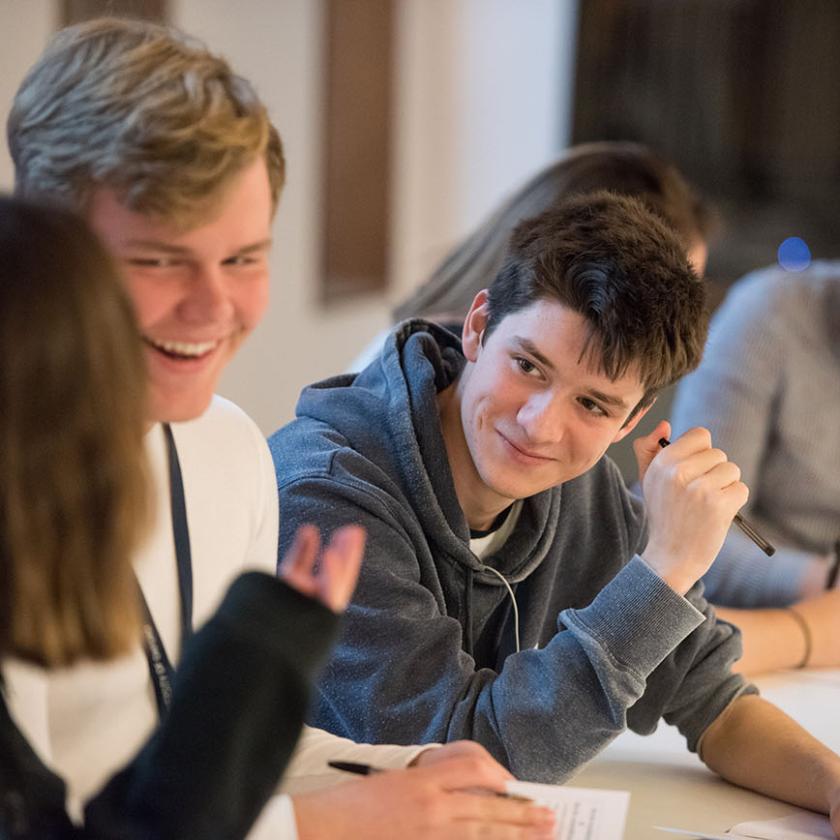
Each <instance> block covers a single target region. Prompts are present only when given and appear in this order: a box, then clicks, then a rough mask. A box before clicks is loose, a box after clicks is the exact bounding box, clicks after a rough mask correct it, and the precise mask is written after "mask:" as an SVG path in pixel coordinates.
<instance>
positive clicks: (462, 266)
mask: <svg viewBox="0 0 840 840" xmlns="http://www.w3.org/2000/svg"><path fill="white" fill-rule="evenodd" d="M598 190H609V191H610V192H614V193H618V194H619V195H630V196H634V197H636V198H639V199H641V200H642V201H643V202H644V204H645V206H647V207H648V209H649V210H651V211H652V212H653V213H655V214H656V215H657V216H659V218H660V219H663V220H664V221H666V222H667V223H668V224H669V225H671V226H672V227H673V228H674V230H675V231H676V232H677V235H678V236H679V238H680V241H681V242H682V245H683V247H684V248H685V249H686V250H690V249H691V248H693V247H694V246H695V245H697V244H698V243H704V242H706V240H707V239H708V238H709V236H710V235H711V233H712V229H713V227H714V218H713V216H712V214H711V211H710V210H709V208H708V206H707V205H706V204H705V203H704V201H703V200H702V199H701V198H700V197H699V196H698V194H697V193H696V192H695V191H694V189H693V188H692V187H691V186H690V185H689V184H688V183H687V182H686V180H685V179H684V178H683V177H682V175H681V174H680V172H679V171H678V170H677V168H676V167H675V166H673V165H672V164H670V163H668V162H667V161H665V160H663V159H662V158H660V157H659V156H658V155H657V154H656V153H655V152H653V151H652V150H651V149H648V148H647V147H645V146H642V145H640V144H638V143H619V142H611V143H607V142H604V143H586V144H583V145H580V146H574V147H572V148H571V149H569V150H568V151H567V152H566V153H565V154H564V155H563V157H561V158H560V159H559V160H557V161H555V162H554V163H552V164H551V165H550V166H547V167H546V168H545V169H543V170H542V171H541V172H539V173H538V174H537V175H535V176H534V177H533V178H531V179H530V180H529V181H527V182H526V183H525V184H524V185H523V186H522V187H520V188H519V189H518V190H516V192H514V193H513V194H512V195H511V196H510V198H508V199H507V200H506V201H505V202H504V203H503V204H502V205H501V206H500V207H499V208H498V209H497V210H496V211H495V212H494V213H493V214H492V215H491V216H490V217H489V218H488V219H487V220H486V221H485V222H484V223H483V224H482V225H481V226H480V227H479V228H478V229H476V230H475V231H474V232H473V233H472V234H471V235H470V236H468V237H467V238H466V239H465V240H464V241H463V242H461V243H460V244H459V245H458V246H457V247H456V248H454V249H453V250H452V251H450V253H449V254H448V255H447V256H446V257H445V258H444V260H443V261H442V262H441V264H440V265H439V266H438V268H437V269H435V271H434V272H433V274H432V275H431V276H430V277H429V279H428V280H427V281H426V282H425V283H424V284H423V285H422V286H421V287H420V288H419V289H417V290H416V291H415V292H414V293H413V294H412V295H411V296H410V297H409V298H408V299H407V300H406V301H404V302H403V303H402V304H400V305H399V306H398V307H396V309H395V310H394V318H395V320H402V319H403V318H428V317H435V316H441V315H444V314H445V315H448V316H450V317H452V318H453V319H454V318H460V319H463V317H464V316H465V315H466V313H467V310H468V309H469V307H470V304H471V303H472V301H473V298H474V297H475V296H476V294H478V292H479V291H481V289H483V288H485V287H486V286H487V285H488V284H489V283H490V281H491V280H492V279H493V278H494V277H495V276H496V274H497V273H498V271H499V269H500V268H501V267H502V262H503V261H504V258H505V254H506V253H507V247H508V242H509V240H510V234H511V231H513V229H514V227H516V225H517V224H519V222H521V221H522V220H523V219H527V218H531V217H533V216H537V215H538V214H540V213H543V212H544V211H546V210H548V209H549V208H551V207H553V206H555V205H556V204H557V203H558V202H561V201H564V200H565V199H567V198H570V197H571V196H573V195H577V194H580V193H590V192H596V191H598Z"/></svg>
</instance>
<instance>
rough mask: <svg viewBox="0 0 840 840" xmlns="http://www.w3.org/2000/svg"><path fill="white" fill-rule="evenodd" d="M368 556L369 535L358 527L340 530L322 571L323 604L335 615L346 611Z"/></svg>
mask: <svg viewBox="0 0 840 840" xmlns="http://www.w3.org/2000/svg"><path fill="white" fill-rule="evenodd" d="M364 552H365V531H364V528H360V527H359V526H358V525H346V526H345V527H343V528H339V529H338V530H337V531H336V532H335V533H334V534H333V537H332V539H331V540H330V543H329V545H328V546H327V547H326V548H325V549H324V553H323V555H322V557H321V563H320V569H319V571H318V584H319V592H320V597H321V601H322V602H323V603H324V604H325V605H326V606H328V607H329V608H330V609H331V610H333V612H341V611H343V610H344V609H345V607H346V606H347V604H348V603H349V601H350V598H351V597H352V595H353V590H354V589H355V588H356V581H357V580H358V577H359V569H360V568H361V565H362V557H363V556H364Z"/></svg>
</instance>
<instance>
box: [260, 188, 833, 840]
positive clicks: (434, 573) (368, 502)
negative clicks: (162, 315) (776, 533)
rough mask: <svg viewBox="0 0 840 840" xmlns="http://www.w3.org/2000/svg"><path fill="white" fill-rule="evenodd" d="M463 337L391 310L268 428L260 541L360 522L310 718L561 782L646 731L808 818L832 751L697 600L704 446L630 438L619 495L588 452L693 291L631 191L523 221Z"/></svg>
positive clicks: (629, 403) (698, 333)
mask: <svg viewBox="0 0 840 840" xmlns="http://www.w3.org/2000/svg"><path fill="white" fill-rule="evenodd" d="M488 281H489V282H490V285H489V288H488V289H484V290H482V291H480V292H479V293H478V294H477V295H476V297H475V299H474V301H473V304H472V306H471V308H470V311H469V312H468V314H467V318H466V321H465V325H464V330H463V341H462V342H459V341H458V339H457V338H456V337H455V336H453V335H452V334H451V333H449V332H448V331H446V330H444V329H443V328H441V327H439V326H438V325H436V324H433V323H430V322H426V321H422V320H419V319H418V320H413V321H406V322H403V323H402V324H401V325H399V326H398V327H397V328H396V329H395V330H394V331H393V332H392V333H391V335H390V336H389V338H388V340H387V341H386V344H385V347H384V349H383V351H382V354H381V356H380V358H379V359H377V360H376V361H374V362H372V363H371V364H370V365H369V366H368V367H366V368H365V369H364V370H363V371H361V372H360V373H359V374H356V375H352V374H351V375H345V376H339V377H334V378H332V379H328V380H325V381H323V382H320V383H317V384H316V385H313V386H311V387H309V388H306V389H304V391H303V393H302V394H301V398H300V400H299V402H298V405H297V409H296V419H295V420H294V421H293V422H291V423H289V424H288V425H287V426H285V427H284V428H282V429H280V431H278V432H277V433H275V434H274V435H273V436H272V437H271V439H270V445H271V450H272V454H273V455H274V458H275V464H276V465H277V481H278V487H279V489H280V503H281V505H282V509H283V519H282V521H281V539H280V545H281V547H283V546H285V545H286V544H288V542H289V540H290V536H291V534H292V532H293V530H294V528H295V526H296V525H297V524H298V523H300V522H303V521H307V520H311V519H313V518H314V519H317V521H318V523H319V525H321V527H324V528H325V530H326V532H327V533H329V532H330V531H331V530H332V529H333V528H335V527H337V526H338V525H339V524H340V523H341V522H342V521H344V520H347V519H350V520H352V521H354V522H357V523H359V524H360V525H362V526H363V527H364V528H365V529H366V531H367V542H366V544H365V559H364V562H363V564H362V569H361V572H360V576H359V585H358V587H357V589H356V591H355V593H354V595H353V598H352V601H351V603H350V606H349V607H348V609H347V613H346V616H345V621H344V623H343V626H342V634H341V637H340V639H339V642H338V645H337V647H336V650H335V652H334V654H333V656H332V658H331V659H330V661H329V663H328V664H327V666H326V669H325V671H324V674H323V676H322V678H321V680H320V681H319V683H318V688H317V700H316V703H315V704H314V707H313V712H312V717H311V719H312V720H313V722H314V723H316V724H317V725H321V726H326V727H329V728H332V729H334V730H335V731H337V732H339V733H341V734H343V735H346V736H348V737H355V738H361V739H365V740H381V741H388V740H391V739H394V738H401V739H404V740H406V741H424V740H428V741H448V740H454V739H457V738H463V737H470V738H473V739H475V740H476V741H478V742H479V743H481V744H483V745H484V746H485V747H487V749H488V750H489V751H490V752H491V753H492V754H493V755H494V756H496V757H497V758H498V759H499V760H500V761H502V762H504V763H505V764H506V765H507V766H508V767H509V768H510V769H511V770H512V771H513V772H514V773H516V774H517V775H519V776H521V777H523V778H527V779H533V780H537V781H544V782H562V781H564V780H566V779H568V778H570V777H571V776H572V775H573V774H574V773H575V772H576V771H577V770H578V769H579V768H581V767H582V766H583V765H584V764H585V763H586V762H587V761H589V760H590V759H592V758H593V757H594V756H595V755H596V754H597V753H598V752H599V751H600V750H601V749H603V748H604V747H605V746H606V745H607V744H609V743H610V741H612V739H613V738H615V737H616V736H617V735H618V734H619V733H621V732H622V731H623V730H624V729H626V728H628V727H629V728H631V729H633V730H634V731H636V732H638V733H639V734H647V733H650V732H652V731H653V730H654V729H655V728H656V726H657V725H658V723H659V721H660V720H661V719H664V720H665V721H666V722H667V723H669V724H671V725H674V726H676V727H678V728H679V730H680V732H681V734H682V735H683V736H684V738H685V740H686V744H687V746H688V748H689V749H691V750H693V751H696V752H698V753H699V754H700V755H701V757H702V759H703V761H705V763H706V764H707V765H708V766H709V767H710V768H711V769H712V770H714V771H716V772H717V773H719V774H720V775H721V776H722V777H723V778H725V779H728V780H729V781H732V782H734V783H736V784H738V785H741V786H744V787H748V788H752V789H754V790H757V791H760V792H762V793H765V794H768V795H770V796H775V797H778V798H781V799H785V800H787V801H789V802H793V803H796V804H799V805H802V806H804V807H807V808H811V809H813V810H817V811H821V812H823V813H826V814H829V813H830V814H831V819H832V825H833V826H834V830H835V832H838V833H840V757H838V756H837V755H835V754H834V753H833V752H831V751H830V750H829V749H827V748H826V747H825V746H824V745H822V744H820V743H819V742H818V741H816V740H815V739H814V738H812V737H811V736H810V735H808V734H807V733H806V732H805V731H804V730H803V729H802V728H801V727H799V726H798V725H797V724H796V723H795V722H794V721H793V720H791V719H790V718H788V717H787V716H786V715H784V714H783V713H782V712H781V711H780V710H779V709H777V708H775V707H774V706H772V705H771V704H769V703H767V702H765V701H764V700H762V699H761V698H760V697H758V696H757V695H756V691H755V688H754V687H753V686H750V685H749V684H748V683H747V682H746V681H745V680H744V678H743V677H741V676H740V675H738V674H733V673H732V672H731V665H732V662H733V661H734V660H736V659H737V658H738V656H739V655H740V640H739V637H738V633H737V630H735V629H734V628H733V627H732V626H731V625H729V624H725V623H718V622H717V621H716V618H715V615H714V612H713V610H711V609H710V607H709V605H708V604H707V603H706V601H705V599H704V598H703V594H702V585H701V584H698V583H697V581H698V580H699V578H700V577H701V576H702V575H703V574H704V573H705V572H706V570H707V569H708V567H709V566H710V565H711V563H712V561H713V560H714V558H715V555H716V554H717V552H718V550H719V549H720V546H721V544H722V542H723V540H724V537H725V535H726V532H727V530H728V528H729V526H730V525H731V524H732V520H733V517H734V515H735V514H736V512H737V511H738V509H739V508H740V507H741V506H742V505H743V504H744V503H745V502H746V500H747V495H748V491H747V488H746V486H745V485H744V484H743V483H742V482H741V481H740V472H739V470H738V467H737V465H736V464H734V463H732V462H730V461H729V460H728V459H727V457H726V454H725V453H724V452H722V451H720V450H719V449H716V448H714V447H713V445H712V443H711V439H710V436H709V434H708V432H707V431H706V430H704V429H701V428H694V429H691V430H689V431H687V432H686V433H685V434H684V435H682V436H681V437H679V438H678V439H675V440H673V442H672V444H671V445H670V446H668V447H667V448H662V447H661V446H660V445H659V440H660V439H661V438H667V437H669V433H670V427H669V425H668V423H667V422H665V421H663V422H661V423H660V424H659V425H658V426H657V427H656V428H655V429H654V430H653V432H652V433H651V434H650V435H648V436H645V437H642V438H641V439H640V440H639V441H637V445H636V453H637V456H638V461H639V469H640V472H641V474H642V487H643V491H644V505H642V503H641V501H640V500H639V499H637V498H635V497H633V496H631V495H630V494H629V493H628V491H627V489H626V487H625V485H624V482H623V480H622V478H621V476H620V474H619V472H618V470H617V468H616V467H615V465H614V464H613V463H612V462H611V460H610V459H609V458H608V457H604V456H605V453H606V451H607V449H608V447H609V446H610V445H611V444H612V443H614V442H616V441H618V440H620V439H622V438H623V437H625V436H627V435H628V434H629V433H631V432H632V431H633V429H634V427H635V425H636V424H637V423H638V421H639V419H640V418H641V417H642V415H643V414H644V413H645V411H647V409H648V407H649V406H650V405H651V403H652V401H653V399H654V398H655V396H656V394H657V392H658V391H659V389H661V388H662V387H664V386H665V385H667V384H669V383H670V382H673V381H674V380H675V379H677V378H679V377H680V376H681V375H683V374H684V373H685V372H686V371H688V370H691V369H692V368H694V367H696V365H697V364H698V362H699V360H700V355H701V353H702V348H703V343H704V339H705V336H706V317H705V315H704V309H705V307H704V304H705V286H704V285H703V282H702V281H701V280H700V279H699V278H698V277H697V275H696V274H695V273H694V271H693V269H692V268H691V266H690V264H689V262H688V260H687V258H686V254H685V248H684V246H683V244H682V243H681V242H680V241H679V239H678V237H677V236H676V235H675V234H674V232H673V231H672V230H671V229H670V228H668V227H667V225H665V224H664V223H663V222H661V221H660V220H658V219H657V218H656V217H655V216H654V215H653V214H652V213H651V212H650V211H648V210H647V209H646V208H645V207H644V205H643V204H641V203H640V202H639V201H637V200H634V199H630V198H626V197H619V196H615V195H611V194H610V193H605V192H602V193H594V194H591V195H582V196H578V197H576V198H572V199H569V200H567V201H566V202H564V203H562V204H560V205H559V206H557V207H555V208H553V209H551V210H548V211H546V212H545V213H543V214H541V215H539V216H536V217H535V218H533V219H528V220H526V221H524V222H522V223H521V224H520V225H519V226H518V227H517V228H516V230H515V231H514V233H513V235H512V237H511V243H510V246H509V250H508V256H507V259H506V260H505V262H504V264H503V266H502V269H501V270H500V271H499V273H498V274H497V275H496V276H495V277H494V278H488Z"/></svg>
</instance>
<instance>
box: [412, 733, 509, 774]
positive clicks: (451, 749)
mask: <svg viewBox="0 0 840 840" xmlns="http://www.w3.org/2000/svg"><path fill="white" fill-rule="evenodd" d="M460 758H474V759H476V760H478V761H487V762H490V763H491V764H492V765H495V767H496V768H500V769H501V771H502V773H503V774H504V775H505V777H506V778H507V779H508V780H511V779H513V776H512V775H511V774H510V773H509V772H508V771H507V770H506V769H505V768H504V767H502V765H501V764H499V763H498V762H497V761H496V760H495V759H494V758H493V757H492V756H491V755H490V753H489V752H487V750H486V749H484V747H482V746H481V744H478V743H476V742H475V741H452V742H451V743H449V744H444V745H443V746H441V747H435V748H433V749H428V750H424V751H423V752H422V753H420V754H419V755H418V756H417V757H416V758H415V759H414V762H413V765H414V766H415V767H431V766H432V765H433V764H440V763H442V762H445V761H454V760H455V759H460Z"/></svg>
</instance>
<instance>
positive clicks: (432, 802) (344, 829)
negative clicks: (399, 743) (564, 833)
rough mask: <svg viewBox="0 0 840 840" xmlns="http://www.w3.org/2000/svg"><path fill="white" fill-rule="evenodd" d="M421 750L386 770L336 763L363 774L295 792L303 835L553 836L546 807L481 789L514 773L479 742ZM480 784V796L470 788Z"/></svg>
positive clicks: (311, 839) (339, 839)
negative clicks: (403, 765) (406, 763)
mask: <svg viewBox="0 0 840 840" xmlns="http://www.w3.org/2000/svg"><path fill="white" fill-rule="evenodd" d="M421 755H422V756H426V757H427V759H432V760H431V762H430V763H428V765H426V764H425V763H422V764H421V766H419V767H411V768H408V769H405V770H389V771H388V772H380V771H379V769H378V768H376V767H375V766H374V767H369V766H368V765H364V764H363V765H358V764H350V765H347V764H341V763H340V762H336V763H335V764H337V765H338V766H339V767H340V768H341V769H344V770H349V772H351V773H354V774H357V775H359V774H360V775H364V776H366V778H360V779H357V780H354V781H349V782H347V783H345V784H340V785H335V786H334V787H330V788H326V789H323V790H317V791H313V792H312V793H305V794H300V795H295V796H294V797H293V800H294V806H295V816H296V819H297V823H298V832H299V834H300V837H301V840H321V838H325V840H326V838H330V840H344V838H347V840H350V838H353V840H355V838H358V837H364V838H365V840H392V838H394V837H398V838H400V840H427V838H428V840H431V838H435V839H436V840H437V838H443V840H462V838H464V837H467V836H469V837H472V836H479V835H480V836H481V837H492V838H497V840H514V838H516V840H551V838H552V837H554V833H555V826H554V813H553V812H552V811H551V810H550V809H548V808H544V807H541V806H538V805H536V804H535V803H533V802H530V801H522V799H521V798H513V797H501V796H492V795H491V796H488V795H486V794H487V793H488V792H489V793H496V794H498V793H504V792H505V789H506V787H507V783H508V781H510V780H511V779H512V778H513V777H512V776H511V775H510V773H509V772H508V771H507V770H505V769H504V768H503V767H502V766H501V765H500V764H498V762H496V761H494V760H493V758H492V757H491V756H490V755H489V754H488V753H487V752H486V750H484V749H483V748H481V747H480V746H479V745H478V744H475V745H472V748H466V747H464V746H463V744H461V743H459V742H455V743H452V744H446V745H444V746H442V747H438V748H436V749H430V750H427V751H425V752H423V753H422V754H421ZM331 763H332V762H331ZM335 764H334V766H335ZM349 778H352V777H349ZM478 790H480V791H482V792H483V794H484V795H476V794H475V791H478ZM347 814H351V815H352V817H353V819H352V824H348V823H347V821H346V819H344V820H343V819H342V816H343V815H344V816H346V815H347Z"/></svg>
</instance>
